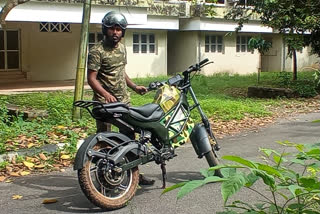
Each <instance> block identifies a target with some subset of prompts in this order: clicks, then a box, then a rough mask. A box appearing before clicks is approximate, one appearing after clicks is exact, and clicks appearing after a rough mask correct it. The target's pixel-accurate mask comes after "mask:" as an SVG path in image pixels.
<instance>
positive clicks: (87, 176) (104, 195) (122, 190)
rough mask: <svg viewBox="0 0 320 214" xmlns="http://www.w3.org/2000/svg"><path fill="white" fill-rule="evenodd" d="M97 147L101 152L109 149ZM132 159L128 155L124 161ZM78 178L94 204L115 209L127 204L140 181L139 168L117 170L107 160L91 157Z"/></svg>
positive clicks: (105, 208)
mask: <svg viewBox="0 0 320 214" xmlns="http://www.w3.org/2000/svg"><path fill="white" fill-rule="evenodd" d="M99 147H100V148H99ZM95 148H99V149H96V150H98V151H100V152H106V151H107V150H108V148H106V147H105V148H101V146H98V147H97V145H96V146H95ZM95 148H93V149H95ZM130 159H131V158H130V156H128V157H125V158H124V161H125V162H129V161H130ZM78 179H79V183H80V186H81V189H82V191H83V193H84V194H85V195H86V197H87V198H88V199H89V200H90V201H91V202H92V203H93V204H95V205H96V206H98V207H100V208H102V209H104V210H114V209H119V208H121V207H124V206H126V205H127V203H128V201H129V200H130V199H131V198H132V197H133V196H134V194H135V192H136V190H137V186H138V183H139V170H138V167H134V168H132V169H129V170H126V171H123V172H117V171H114V170H113V169H111V168H108V167H107V164H106V163H105V160H101V159H100V160H99V159H98V160H97V159H96V158H89V160H88V161H87V162H86V164H85V165H84V167H83V168H82V169H80V170H78Z"/></svg>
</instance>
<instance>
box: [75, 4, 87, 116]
mask: <svg viewBox="0 0 320 214" xmlns="http://www.w3.org/2000/svg"><path fill="white" fill-rule="evenodd" d="M90 12H91V0H85V1H84V2H83V15H82V24H81V37H80V44H79V52H78V64H77V73H76V82H75V90H74V100H73V101H74V102H75V101H77V100H82V98H83V88H84V87H83V86H84V77H85V69H86V63H87V49H88V37H89V36H88V34H89V24H90ZM77 119H81V111H80V108H79V107H75V106H74V107H73V112H72V120H73V121H75V120H77Z"/></svg>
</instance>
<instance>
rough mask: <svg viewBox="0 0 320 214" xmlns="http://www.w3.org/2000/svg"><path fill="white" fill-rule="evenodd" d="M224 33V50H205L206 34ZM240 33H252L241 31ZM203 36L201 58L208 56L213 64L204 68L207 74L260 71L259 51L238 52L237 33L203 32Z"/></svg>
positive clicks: (221, 33)
mask: <svg viewBox="0 0 320 214" xmlns="http://www.w3.org/2000/svg"><path fill="white" fill-rule="evenodd" d="M206 34H207V35H222V36H223V41H224V42H223V44H224V51H223V52H222V53H217V52H216V53H211V52H208V53H206V52H205V35H206ZM239 35H248V36H250V35H252V34H245V33H241V34H239ZM200 36H201V52H200V56H201V57H200V58H201V60H202V59H205V58H208V59H209V60H210V61H213V62H214V63H213V64H209V65H208V66H206V67H204V68H203V71H202V72H203V73H204V74H205V75H211V74H214V73H219V72H228V73H238V74H250V73H255V72H257V71H258V65H259V57H260V56H259V53H258V52H257V51H254V52H253V53H251V52H236V34H235V33H234V34H232V35H226V33H224V32H202V33H201V34H200Z"/></svg>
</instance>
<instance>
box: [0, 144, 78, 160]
mask: <svg viewBox="0 0 320 214" xmlns="http://www.w3.org/2000/svg"><path fill="white" fill-rule="evenodd" d="M83 142H84V139H79V140H78V143H77V150H78V149H79V148H80V146H81V145H82V143H83ZM64 146H65V143H58V144H46V145H43V146H42V147H40V148H30V149H20V150H19V151H12V152H8V153H5V154H1V155H0V163H1V162H4V161H9V162H11V161H12V159H13V158H14V157H17V156H32V155H36V154H39V153H41V152H45V153H48V154H52V153H55V152H57V151H58V149H62V148H63V147H64Z"/></svg>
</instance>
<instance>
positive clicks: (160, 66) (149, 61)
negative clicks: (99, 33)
mask: <svg viewBox="0 0 320 214" xmlns="http://www.w3.org/2000/svg"><path fill="white" fill-rule="evenodd" d="M133 33H146V34H149V33H152V34H154V35H155V44H156V51H155V53H133ZM125 45H126V48H127V56H128V64H127V66H126V72H127V74H128V76H129V77H130V78H136V77H147V76H160V75H167V58H168V57H167V31H166V30H139V29H128V30H127V31H126V36H125Z"/></svg>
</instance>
